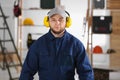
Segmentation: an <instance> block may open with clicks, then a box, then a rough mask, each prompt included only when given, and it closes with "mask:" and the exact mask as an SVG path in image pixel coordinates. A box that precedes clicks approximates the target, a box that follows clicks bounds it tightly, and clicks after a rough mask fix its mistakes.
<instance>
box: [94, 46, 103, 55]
mask: <svg viewBox="0 0 120 80" xmlns="http://www.w3.org/2000/svg"><path fill="white" fill-rule="evenodd" d="M93 53H96V54H97V53H98V54H99V53H100V54H101V53H103V50H102V48H101V47H100V46H95V47H94V49H93Z"/></svg>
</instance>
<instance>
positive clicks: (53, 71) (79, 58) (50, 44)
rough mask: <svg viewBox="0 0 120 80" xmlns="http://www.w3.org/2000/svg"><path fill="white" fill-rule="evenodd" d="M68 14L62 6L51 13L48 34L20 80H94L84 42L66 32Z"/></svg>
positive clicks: (31, 52)
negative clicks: (76, 77)
mask: <svg viewBox="0 0 120 80" xmlns="http://www.w3.org/2000/svg"><path fill="white" fill-rule="evenodd" d="M67 17H68V16H67V14H66V11H65V10H64V9H62V8H61V7H56V8H53V9H52V10H51V11H50V12H48V23H49V25H50V26H49V27H50V30H49V32H48V33H46V34H45V35H43V36H42V37H40V38H39V39H38V40H36V41H35V42H34V43H33V44H32V46H31V47H30V49H29V51H28V54H27V56H26V59H25V62H24V65H23V68H22V72H21V75H20V80H33V76H34V75H35V74H36V72H38V75H39V80H75V79H74V75H75V69H76V71H77V73H78V75H79V80H94V76H93V70H92V67H91V65H90V63H89V59H88V57H87V54H86V51H85V48H84V46H83V44H82V43H81V41H80V40H78V39H77V38H75V37H74V36H73V35H71V34H70V33H68V32H67V31H66V29H65V28H66V23H67V19H66V18H67Z"/></svg>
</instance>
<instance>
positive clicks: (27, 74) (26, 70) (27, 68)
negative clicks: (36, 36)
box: [19, 44, 38, 80]
mask: <svg viewBox="0 0 120 80" xmlns="http://www.w3.org/2000/svg"><path fill="white" fill-rule="evenodd" d="M36 49H37V48H36V46H35V44H34V45H32V46H31V48H30V49H29V51H28V53H27V56H26V59H25V61H24V64H23V67H22V71H21V74H20V78H19V80H33V76H34V75H35V74H36V72H37V70H38V58H37V57H38V56H37V51H36Z"/></svg>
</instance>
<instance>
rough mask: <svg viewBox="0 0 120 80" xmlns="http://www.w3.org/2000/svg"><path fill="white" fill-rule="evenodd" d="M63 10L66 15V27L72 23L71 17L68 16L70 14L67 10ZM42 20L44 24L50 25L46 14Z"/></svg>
mask: <svg viewBox="0 0 120 80" xmlns="http://www.w3.org/2000/svg"><path fill="white" fill-rule="evenodd" d="M65 12H66V14H67V15H68V17H66V28H69V27H70V26H71V24H72V19H71V18H70V14H69V13H68V12H67V11H65ZM48 13H49V12H48ZM43 22H44V26H46V27H50V24H49V17H48V16H45V17H44V21H43Z"/></svg>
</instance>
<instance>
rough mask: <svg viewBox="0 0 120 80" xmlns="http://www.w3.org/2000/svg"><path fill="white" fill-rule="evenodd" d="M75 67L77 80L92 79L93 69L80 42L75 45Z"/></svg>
mask: <svg viewBox="0 0 120 80" xmlns="http://www.w3.org/2000/svg"><path fill="white" fill-rule="evenodd" d="M76 67H77V73H78V75H79V80H94V73H93V69H92V67H91V65H90V63H89V59H88V56H87V53H86V50H85V48H84V46H83V44H82V43H79V44H78V45H77V56H76Z"/></svg>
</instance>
